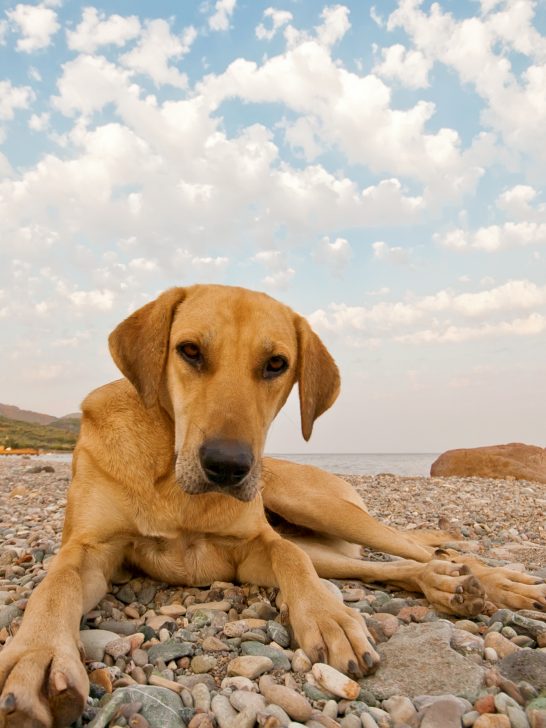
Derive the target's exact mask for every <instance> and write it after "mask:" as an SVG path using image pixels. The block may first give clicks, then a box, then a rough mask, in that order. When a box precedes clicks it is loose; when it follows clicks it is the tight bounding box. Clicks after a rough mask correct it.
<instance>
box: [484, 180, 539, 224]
mask: <svg viewBox="0 0 546 728" xmlns="http://www.w3.org/2000/svg"><path fill="white" fill-rule="evenodd" d="M538 196H539V192H538V191H537V190H536V189H534V187H531V186H530V185H516V186H515V187H511V188H510V189H508V190H505V191H504V192H502V193H501V194H500V195H499V196H498V198H497V201H496V202H497V207H498V208H499V210H502V212H504V214H505V215H506V217H509V218H512V219H516V220H525V221H529V222H546V202H535V201H536V199H537V197H538Z"/></svg>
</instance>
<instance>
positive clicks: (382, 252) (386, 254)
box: [372, 240, 411, 264]
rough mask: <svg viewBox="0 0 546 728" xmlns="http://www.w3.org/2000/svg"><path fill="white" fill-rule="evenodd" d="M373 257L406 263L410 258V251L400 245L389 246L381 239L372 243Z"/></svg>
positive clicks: (388, 261)
mask: <svg viewBox="0 0 546 728" xmlns="http://www.w3.org/2000/svg"><path fill="white" fill-rule="evenodd" d="M372 248H373V255H374V258H377V259H378V260H384V261H386V262H387V263H398V264H407V263H409V260H410V253H411V251H410V250H408V248H402V247H401V246H400V245H395V246H389V245H387V243H384V242H383V241H381V240H378V241H377V242H375V243H372Z"/></svg>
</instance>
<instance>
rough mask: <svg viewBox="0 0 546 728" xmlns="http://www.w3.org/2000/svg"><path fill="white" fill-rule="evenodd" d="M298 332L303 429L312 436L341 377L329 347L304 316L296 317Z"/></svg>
mask: <svg viewBox="0 0 546 728" xmlns="http://www.w3.org/2000/svg"><path fill="white" fill-rule="evenodd" d="M296 332H297V337H298V370H297V376H298V386H299V394H300V412H301V431H302V434H303V437H304V438H305V439H306V440H309V438H310V437H311V433H312V432H313V423H314V422H315V420H316V419H317V417H319V416H320V415H321V414H322V413H323V412H326V410H327V409H328V408H329V407H331V406H332V405H333V404H334V402H335V401H336V398H337V395H338V394H339V386H340V378H339V370H338V368H337V366H336V363H335V361H334V360H333V358H332V357H331V355H330V353H329V352H328V349H327V348H326V347H325V346H324V344H323V343H322V341H321V340H320V339H319V337H318V336H317V335H316V334H315V332H314V331H313V330H312V329H311V327H310V326H309V324H308V323H307V321H306V320H305V319H304V318H302V317H301V316H298V317H297V319H296Z"/></svg>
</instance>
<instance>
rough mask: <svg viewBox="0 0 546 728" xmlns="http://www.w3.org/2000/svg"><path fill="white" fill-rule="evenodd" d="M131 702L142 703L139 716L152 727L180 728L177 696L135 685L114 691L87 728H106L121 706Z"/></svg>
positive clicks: (168, 691)
mask: <svg viewBox="0 0 546 728" xmlns="http://www.w3.org/2000/svg"><path fill="white" fill-rule="evenodd" d="M133 702H140V703H142V709H141V711H140V712H141V715H142V716H143V717H144V718H145V719H146V720H147V721H148V722H149V723H150V724H151V725H152V726H161V728H180V718H179V717H178V711H179V710H181V709H182V701H181V700H180V698H179V697H178V695H176V693H173V692H172V691H171V690H166V689H165V688H158V687H151V686H150V685H135V686H130V687H126V688H118V689H117V690H115V691H114V692H113V693H112V697H111V698H110V700H109V702H108V703H107V704H106V705H105V706H104V707H103V708H102V710H101V711H100V712H99V714H98V715H97V716H96V717H95V718H94V719H93V720H92V721H91V723H90V724H89V728H106V726H107V725H108V724H109V723H110V721H111V720H112V718H113V717H114V715H115V714H116V713H117V711H118V709H119V708H120V707H121V706H122V705H124V704H125V703H133Z"/></svg>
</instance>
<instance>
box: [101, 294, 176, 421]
mask: <svg viewBox="0 0 546 728" xmlns="http://www.w3.org/2000/svg"><path fill="white" fill-rule="evenodd" d="M184 291H185V289H184V288H169V290H168V291H165V292H164V293H162V294H161V295H160V296H159V297H158V298H156V299H155V301H151V302H150V303H147V304H146V305H145V306H142V308H139V309H138V310H137V311H135V312H134V313H133V314H131V315H130V316H129V317H128V318H126V319H125V321H122V322H121V323H120V324H119V326H117V327H116V328H115V329H114V330H113V331H112V333H111V334H110V336H109V338H108V344H109V346H110V354H111V355H112V359H113V360H114V362H115V363H116V365H117V366H118V367H119V369H121V371H122V373H123V374H124V375H125V376H126V377H127V379H128V380H129V381H130V382H131V384H132V385H133V386H134V388H135V389H136V391H137V392H138V393H139V395H140V397H141V399H142V401H143V402H144V406H145V407H152V406H153V405H154V404H155V403H156V402H157V399H158V395H159V385H160V383H161V377H162V375H163V370H164V368H165V362H166V360H167V352H168V348H169V334H170V330H171V324H172V320H173V316H174V312H175V310H176V307H177V306H178V304H179V303H180V302H181V301H182V300H183V298H184Z"/></svg>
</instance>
